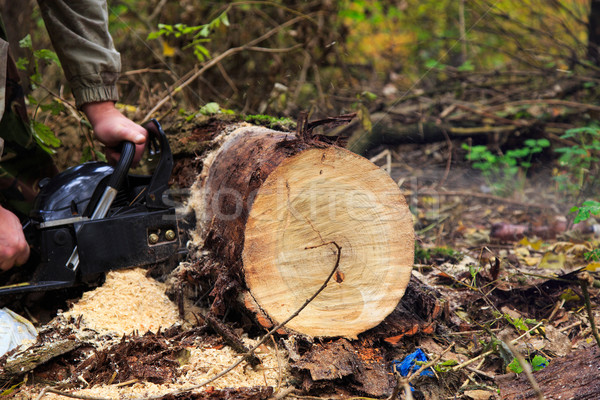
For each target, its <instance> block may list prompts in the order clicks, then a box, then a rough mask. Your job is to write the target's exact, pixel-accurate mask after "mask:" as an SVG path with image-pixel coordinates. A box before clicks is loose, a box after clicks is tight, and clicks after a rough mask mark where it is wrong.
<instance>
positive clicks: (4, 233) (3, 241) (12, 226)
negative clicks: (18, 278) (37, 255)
mask: <svg viewBox="0 0 600 400" xmlns="http://www.w3.org/2000/svg"><path fill="white" fill-rule="evenodd" d="M28 258H29V245H28V244H27V241H26V240H25V235H24V234H23V227H22V226H21V222H20V221H19V218H17V216H16V215H15V214H13V213H11V212H10V211H8V210H7V209H5V208H3V207H1V206H0V269H1V270H2V271H6V270H9V269H10V268H12V267H13V266H14V265H23V264H25V262H26V261H27V259H28Z"/></svg>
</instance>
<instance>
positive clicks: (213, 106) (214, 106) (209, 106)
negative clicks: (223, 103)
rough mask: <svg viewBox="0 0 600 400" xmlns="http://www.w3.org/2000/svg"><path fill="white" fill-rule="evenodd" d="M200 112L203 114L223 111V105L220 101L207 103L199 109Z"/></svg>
mask: <svg viewBox="0 0 600 400" xmlns="http://www.w3.org/2000/svg"><path fill="white" fill-rule="evenodd" d="M198 112H199V113H200V114H202V115H214V114H218V113H219V112H221V107H220V106H219V103H215V102H211V103H206V104H205V105H203V106H202V107H200V110H198Z"/></svg>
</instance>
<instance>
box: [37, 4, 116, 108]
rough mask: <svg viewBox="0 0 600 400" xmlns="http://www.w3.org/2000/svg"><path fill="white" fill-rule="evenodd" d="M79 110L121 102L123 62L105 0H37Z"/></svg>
mask: <svg viewBox="0 0 600 400" xmlns="http://www.w3.org/2000/svg"><path fill="white" fill-rule="evenodd" d="M38 4H39V6H40V10H41V12H42V17H43V18H44V22H45V24H46V28H47V30H48V33H49V34H50V39H51V40H52V45H53V46H54V49H55V51H56V53H57V54H58V57H59V59H60V62H61V64H62V68H63V70H64V72H65V76H66V77H67V80H68V81H69V83H70V84H71V90H72V92H73V95H74V96H75V100H76V103H77V106H78V107H81V106H82V105H83V104H86V103H91V102H96V101H105V100H113V101H116V100H117V98H118V94H117V87H116V82H117V78H118V76H119V72H120V70H121V58H120V55H119V53H118V52H117V51H116V50H115V48H114V44H113V41H112V38H111V36H110V33H109V32H108V9H107V4H106V0H38Z"/></svg>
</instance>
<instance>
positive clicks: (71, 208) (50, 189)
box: [31, 161, 113, 223]
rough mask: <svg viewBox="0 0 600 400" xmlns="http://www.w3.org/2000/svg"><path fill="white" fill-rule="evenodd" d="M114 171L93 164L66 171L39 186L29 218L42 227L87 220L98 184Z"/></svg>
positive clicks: (98, 163)
mask: <svg viewBox="0 0 600 400" xmlns="http://www.w3.org/2000/svg"><path fill="white" fill-rule="evenodd" d="M112 173H113V168H112V167H111V166H110V165H108V164H106V163H103V162H99V161H92V162H87V163H85V164H81V165H78V166H76V167H72V168H69V169H67V170H65V171H63V172H61V173H60V174H58V175H57V176H55V177H54V178H52V179H51V180H50V181H48V182H45V183H44V182H42V183H41V190H40V193H39V195H38V196H37V197H36V201H35V204H34V206H33V210H32V212H31V218H32V219H33V220H34V221H36V222H38V223H44V222H49V221H55V220H60V219H65V218H71V217H75V216H88V215H86V214H87V213H86V210H87V209H88V204H89V203H90V200H91V199H92V197H93V196H94V193H95V192H96V189H97V188H98V187H103V186H106V185H101V184H100V183H101V182H102V180H104V179H106V180H107V179H108V178H109V177H110V175H111V174H112Z"/></svg>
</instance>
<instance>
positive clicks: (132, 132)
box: [81, 101, 148, 165]
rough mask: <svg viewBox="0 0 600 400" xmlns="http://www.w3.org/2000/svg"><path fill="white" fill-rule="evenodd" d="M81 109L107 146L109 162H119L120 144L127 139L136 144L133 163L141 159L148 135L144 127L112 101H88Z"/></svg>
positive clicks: (98, 137) (97, 135) (98, 136)
mask: <svg viewBox="0 0 600 400" xmlns="http://www.w3.org/2000/svg"><path fill="white" fill-rule="evenodd" d="M81 109H82V111H83V112H84V113H85V115H86V116H87V118H88V120H89V121H90V123H91V124H92V128H93V129H94V135H95V136H96V139H98V140H99V141H100V142H102V143H103V144H104V145H105V146H106V158H107V159H108V161H109V163H111V164H113V165H114V164H116V163H117V161H118V160H119V156H120V153H119V151H118V146H119V144H120V143H121V142H123V141H125V140H127V141H130V142H133V143H135V145H136V146H135V157H134V158H133V164H134V165H135V164H137V163H138V162H139V161H140V159H141V158H142V155H143V153H144V147H145V144H146V138H147V136H148V132H146V130H145V129H144V128H142V127H141V126H140V125H138V124H136V123H135V122H133V121H131V120H130V119H129V118H127V117H125V116H124V115H123V114H121V112H120V111H119V110H117V109H116V108H115V104H114V103H113V102H112V101H101V102H97V103H87V104H84V105H83V107H82V108H81Z"/></svg>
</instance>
